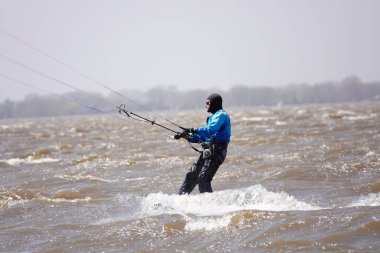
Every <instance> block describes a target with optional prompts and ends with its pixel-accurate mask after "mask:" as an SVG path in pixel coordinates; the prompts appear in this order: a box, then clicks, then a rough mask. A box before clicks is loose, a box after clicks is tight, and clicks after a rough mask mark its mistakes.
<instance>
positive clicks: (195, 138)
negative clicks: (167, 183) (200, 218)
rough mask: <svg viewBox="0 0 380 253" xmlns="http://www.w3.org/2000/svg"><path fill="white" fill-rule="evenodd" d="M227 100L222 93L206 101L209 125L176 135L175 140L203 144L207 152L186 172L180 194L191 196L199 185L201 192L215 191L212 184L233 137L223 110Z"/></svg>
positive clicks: (204, 151)
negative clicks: (209, 114) (223, 98)
mask: <svg viewBox="0 0 380 253" xmlns="http://www.w3.org/2000/svg"><path fill="white" fill-rule="evenodd" d="M222 103H223V100H222V97H221V96H220V95H219V94H211V95H210V96H208V98H207V100H206V109H207V112H209V113H211V116H209V117H207V125H206V126H201V127H198V128H191V129H185V130H184V131H183V132H182V133H179V134H176V135H175V136H174V138H175V139H177V140H178V139H180V138H185V139H187V140H188V141H189V142H191V143H202V147H204V150H203V152H202V154H201V155H200V156H199V158H198V160H197V161H196V162H195V163H194V164H193V165H192V167H191V168H190V169H189V170H188V172H187V173H186V177H185V180H184V182H183V184H182V186H181V188H180V190H179V194H180V195H182V194H190V193H191V191H192V190H193V189H194V187H195V186H196V185H197V184H198V187H199V192H200V193H204V192H212V188H211V181H212V179H213V177H214V175H215V173H216V171H217V170H218V168H219V166H220V165H221V164H222V163H223V162H224V160H225V158H226V155H227V146H228V143H229V142H230V136H231V121H230V117H229V115H228V114H227V112H226V111H224V110H223V106H222Z"/></svg>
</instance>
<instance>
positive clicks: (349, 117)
mask: <svg viewBox="0 0 380 253" xmlns="http://www.w3.org/2000/svg"><path fill="white" fill-rule="evenodd" d="M376 116H377V114H375V113H371V114H369V115H355V116H345V117H343V119H346V120H350V121H356V120H368V119H372V118H375V117H376Z"/></svg>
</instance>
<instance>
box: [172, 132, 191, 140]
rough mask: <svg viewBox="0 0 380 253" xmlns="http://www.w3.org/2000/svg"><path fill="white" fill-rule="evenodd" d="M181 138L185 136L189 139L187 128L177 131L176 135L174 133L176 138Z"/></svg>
mask: <svg viewBox="0 0 380 253" xmlns="http://www.w3.org/2000/svg"><path fill="white" fill-rule="evenodd" d="M180 138H184V139H186V140H187V139H189V134H188V133H187V132H186V130H184V131H183V132H182V133H177V134H176V135H174V139H176V140H178V139H180Z"/></svg>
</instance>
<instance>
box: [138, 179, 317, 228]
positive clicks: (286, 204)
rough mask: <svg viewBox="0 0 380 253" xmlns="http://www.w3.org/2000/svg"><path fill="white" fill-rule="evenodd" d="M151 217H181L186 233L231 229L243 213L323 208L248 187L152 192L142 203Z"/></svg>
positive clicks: (265, 190) (287, 195)
mask: <svg viewBox="0 0 380 253" xmlns="http://www.w3.org/2000/svg"><path fill="white" fill-rule="evenodd" d="M141 206H142V212H143V213H144V214H145V215H147V216H156V215H162V214H180V215H182V216H184V217H185V220H186V225H185V227H184V229H185V230H199V229H203V230H213V229H220V228H223V227H226V226H228V225H229V224H230V223H231V222H232V220H233V219H234V217H235V216H236V213H237V212H241V211H296V210H298V211H310V210H321V209H324V208H322V207H319V206H316V205H312V204H308V203H306V202H303V201H300V200H297V199H296V198H295V197H293V196H290V195H289V194H288V193H286V192H271V191H268V190H267V189H265V188H264V187H262V186H261V185H255V186H251V187H248V188H242V189H234V190H224V191H217V192H213V193H204V194H198V195H168V194H164V193H161V192H158V193H151V194H149V195H148V196H146V197H144V198H142V200H141Z"/></svg>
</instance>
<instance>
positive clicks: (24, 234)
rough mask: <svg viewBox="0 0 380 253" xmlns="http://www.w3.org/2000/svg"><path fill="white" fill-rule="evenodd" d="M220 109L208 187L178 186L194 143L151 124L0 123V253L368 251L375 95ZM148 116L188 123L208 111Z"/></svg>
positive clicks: (372, 235) (376, 194)
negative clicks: (220, 139)
mask: <svg viewBox="0 0 380 253" xmlns="http://www.w3.org/2000/svg"><path fill="white" fill-rule="evenodd" d="M226 111H228V112H229V113H230V116H231V120H232V138H231V143H230V145H229V149H228V155H227V159H226V161H225V162H224V164H223V165H222V166H221V167H220V168H219V170H218V172H217V174H216V176H215V177H214V180H213V189H214V193H212V194H210V193H206V194H199V192H198V188H197V187H196V188H195V190H194V191H193V193H192V194H190V195H186V196H178V195H177V192H178V190H179V187H180V185H181V183H182V181H183V179H184V176H185V173H186V171H187V169H188V168H189V167H190V166H191V165H192V163H193V162H194V161H195V160H196V158H197V156H198V154H197V153H196V152H195V151H194V150H192V149H191V148H190V146H189V145H188V143H187V142H186V141H185V140H183V139H182V140H179V141H177V140H174V139H172V138H170V137H169V136H168V134H169V135H172V134H171V133H170V132H168V131H165V130H163V129H161V128H158V127H156V126H151V125H150V124H146V123H142V122H138V121H133V120H130V119H127V118H125V119H124V118H123V120H121V119H117V118H115V117H109V116H110V115H97V116H73V117H57V118H40V119H18V120H2V121H0V137H1V144H0V180H1V188H0V251H1V252H102V251H104V252H289V251H291V252H378V250H379V248H380V104H379V103H351V104H350V103H348V104H337V105H318V106H317V105H315V106H293V107H255V108H230V109H229V108H226ZM142 114H143V115H144V116H146V117H150V118H152V119H156V121H157V122H158V123H162V124H165V125H167V126H169V127H171V128H174V129H175V128H176V127H175V126H173V125H170V124H169V123H168V122H165V121H164V120H162V118H160V117H158V116H157V114H152V113H142ZM160 115H163V116H164V117H167V118H169V119H170V120H172V121H174V122H177V123H179V124H181V125H184V126H186V127H196V126H199V125H202V124H204V122H205V119H206V117H207V116H208V115H207V114H206V113H205V112H204V111H202V110H199V111H186V112H185V111H183V112H160ZM117 117H119V116H117Z"/></svg>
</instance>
